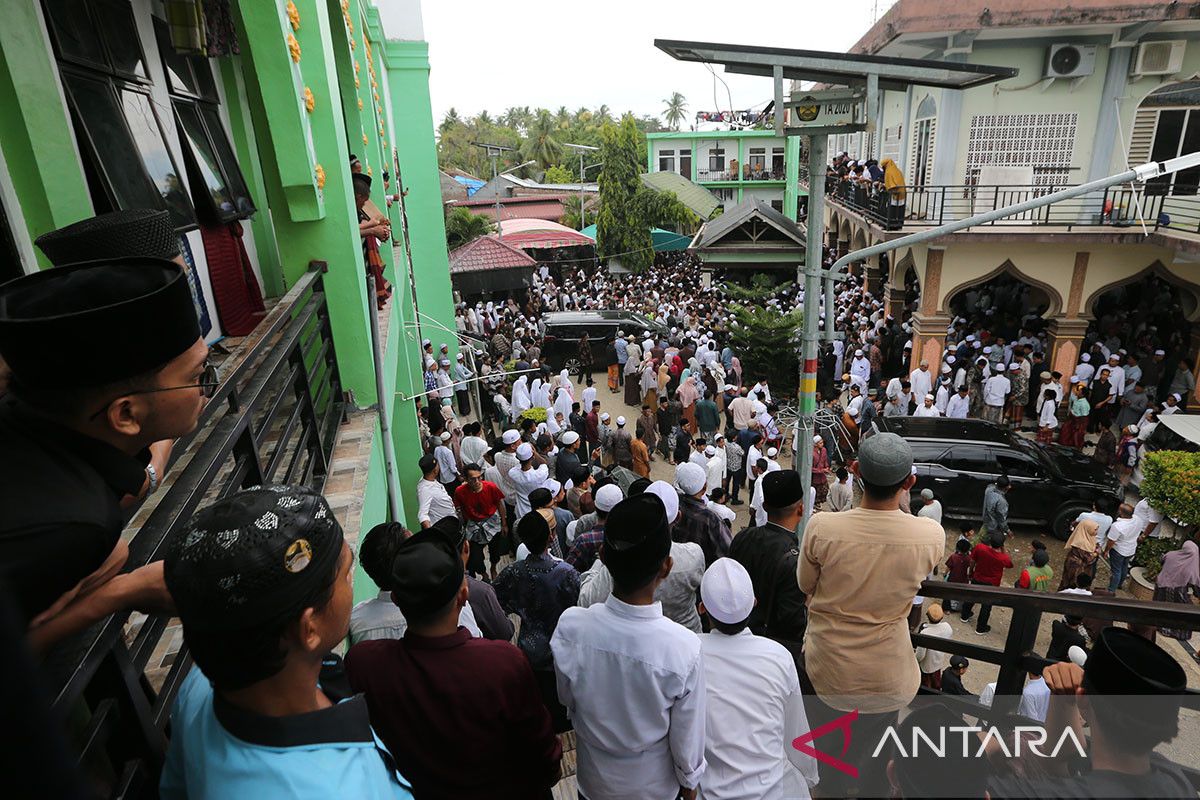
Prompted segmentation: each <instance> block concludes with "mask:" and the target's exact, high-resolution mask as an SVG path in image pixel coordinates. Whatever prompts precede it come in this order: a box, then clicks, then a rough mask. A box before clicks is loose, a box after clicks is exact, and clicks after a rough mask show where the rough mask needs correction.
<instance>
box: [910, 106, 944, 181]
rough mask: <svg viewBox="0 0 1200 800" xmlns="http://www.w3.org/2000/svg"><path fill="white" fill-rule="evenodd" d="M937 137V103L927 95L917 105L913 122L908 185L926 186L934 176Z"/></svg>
mask: <svg viewBox="0 0 1200 800" xmlns="http://www.w3.org/2000/svg"><path fill="white" fill-rule="evenodd" d="M936 135H937V103H936V102H935V101H934V99H933V96H932V95H928V94H927V95H925V97H924V99H922V100H921V102H920V103H919V104H918V105H917V116H916V119H915V121H914V122H913V133H912V147H911V148H910V149H909V164H908V184H909V185H910V186H924V185H925V182H926V180H927V179H928V178H929V176H930V175H932V174H933V144H934V137H935V136H936Z"/></svg>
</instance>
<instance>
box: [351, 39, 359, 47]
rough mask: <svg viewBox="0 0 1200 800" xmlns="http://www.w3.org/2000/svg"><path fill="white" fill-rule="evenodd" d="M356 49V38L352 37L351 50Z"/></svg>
mask: <svg viewBox="0 0 1200 800" xmlns="http://www.w3.org/2000/svg"><path fill="white" fill-rule="evenodd" d="M356 47H358V44H357V43H356V42H355V41H354V38H353V37H351V38H350V49H351V50H354V49H355V48H356Z"/></svg>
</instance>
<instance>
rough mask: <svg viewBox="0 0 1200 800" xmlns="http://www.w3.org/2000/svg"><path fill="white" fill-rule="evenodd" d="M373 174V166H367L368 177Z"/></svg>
mask: <svg viewBox="0 0 1200 800" xmlns="http://www.w3.org/2000/svg"><path fill="white" fill-rule="evenodd" d="M371 174H372V173H371V165H370V164H367V175H368V176H370V175H371Z"/></svg>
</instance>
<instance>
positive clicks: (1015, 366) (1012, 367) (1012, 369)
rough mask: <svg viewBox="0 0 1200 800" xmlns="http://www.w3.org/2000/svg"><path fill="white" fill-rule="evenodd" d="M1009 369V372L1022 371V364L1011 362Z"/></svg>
mask: <svg viewBox="0 0 1200 800" xmlns="http://www.w3.org/2000/svg"><path fill="white" fill-rule="evenodd" d="M1008 371H1009V372H1020V371H1021V365H1020V364H1009V365H1008Z"/></svg>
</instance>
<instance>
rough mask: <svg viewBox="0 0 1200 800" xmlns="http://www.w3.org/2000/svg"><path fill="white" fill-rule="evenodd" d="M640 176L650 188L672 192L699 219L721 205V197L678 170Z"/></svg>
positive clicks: (647, 173)
mask: <svg viewBox="0 0 1200 800" xmlns="http://www.w3.org/2000/svg"><path fill="white" fill-rule="evenodd" d="M641 178H642V183H644V184H645V185H646V186H648V187H650V188H651V189H656V190H658V191H660V192H674V193H675V196H676V197H678V198H679V202H681V203H683V204H684V205H685V206H687V207H688V208H690V209H691V210H692V211H694V212H696V215H697V216H699V217H700V219H708V218H709V217H711V216H712V213H713V212H714V211H716V210H717V208H718V207H719V206H720V205H721V198H719V197H717V196H716V195H715V194H713V193H712V192H710V191H709V190H708V189H705V188H704V187H703V186H701V185H700V184H698V183H693V182H692V181H690V180H688V179H687V178H685V177H683V176H682V175H680V174H679V173H678V172H643V173H642V175H641Z"/></svg>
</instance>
